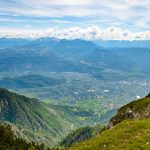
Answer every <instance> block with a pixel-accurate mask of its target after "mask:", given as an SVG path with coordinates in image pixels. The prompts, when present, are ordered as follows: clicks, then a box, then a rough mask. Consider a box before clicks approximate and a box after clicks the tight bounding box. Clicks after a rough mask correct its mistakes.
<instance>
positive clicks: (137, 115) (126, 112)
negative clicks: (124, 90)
mask: <svg viewBox="0 0 150 150" xmlns="http://www.w3.org/2000/svg"><path fill="white" fill-rule="evenodd" d="M143 118H150V94H149V95H148V96H146V97H145V98H142V99H139V100H136V101H133V102H131V103H129V104H127V105H125V106H123V107H122V108H120V109H119V110H118V112H117V114H116V116H114V117H113V118H111V119H110V122H109V125H108V127H109V128H112V127H113V126H115V125H116V124H118V123H120V122H122V121H124V120H126V119H135V120H138V119H143Z"/></svg>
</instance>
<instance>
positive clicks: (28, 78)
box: [0, 75, 65, 89]
mask: <svg viewBox="0 0 150 150" xmlns="http://www.w3.org/2000/svg"><path fill="white" fill-rule="evenodd" d="M64 82H65V80H63V79H54V78H49V77H45V76H41V75H24V76H21V77H14V78H9V77H7V78H6V77H5V78H3V79H1V80H0V87H3V88H9V89H10V88H12V89H14V88H37V87H47V86H55V85H60V84H62V83H64Z"/></svg>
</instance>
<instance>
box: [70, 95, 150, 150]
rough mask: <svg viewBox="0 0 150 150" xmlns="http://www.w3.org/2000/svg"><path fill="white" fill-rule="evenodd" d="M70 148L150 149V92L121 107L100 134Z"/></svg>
mask: <svg viewBox="0 0 150 150" xmlns="http://www.w3.org/2000/svg"><path fill="white" fill-rule="evenodd" d="M84 134H85V133H84ZM74 143H76V142H74ZM69 149H71V150H149V149H150V94H149V95H148V96H146V97H145V98H143V99H140V100H136V101H133V102H131V103H129V104H127V105H125V106H123V107H122V108H120V109H119V110H118V113H117V115H116V116H114V117H113V118H112V119H111V120H110V123H109V125H108V127H107V129H106V130H104V131H102V132H101V133H100V134H99V135H98V136H96V137H93V138H91V139H90V140H87V141H85V142H82V143H78V144H76V145H75V146H73V147H71V148H69Z"/></svg>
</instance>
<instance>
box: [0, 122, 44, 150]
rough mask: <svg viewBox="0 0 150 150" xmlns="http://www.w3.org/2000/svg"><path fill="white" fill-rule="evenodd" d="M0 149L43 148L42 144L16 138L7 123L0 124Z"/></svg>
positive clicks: (37, 149) (24, 149) (30, 149)
mask: <svg viewBox="0 0 150 150" xmlns="http://www.w3.org/2000/svg"><path fill="white" fill-rule="evenodd" d="M0 149H1V150H45V149H46V148H45V146H44V145H38V144H36V143H33V142H32V143H29V142H26V141H25V140H24V139H22V138H18V137H17V136H16V135H15V134H14V132H13V131H12V129H11V126H9V125H4V124H3V125H2V124H1V125H0Z"/></svg>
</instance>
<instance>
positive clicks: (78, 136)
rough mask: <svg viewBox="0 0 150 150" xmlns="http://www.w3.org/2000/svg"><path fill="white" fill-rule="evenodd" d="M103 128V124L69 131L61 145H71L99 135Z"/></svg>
mask: <svg viewBox="0 0 150 150" xmlns="http://www.w3.org/2000/svg"><path fill="white" fill-rule="evenodd" d="M102 129H103V126H102V125H97V126H96V127H82V128H79V129H77V130H74V131H72V132H71V133H69V134H68V135H67V136H66V137H65V138H64V139H63V140H62V141H61V142H60V144H59V145H60V146H62V147H70V146H73V145H74V144H76V143H78V142H82V141H86V140H88V139H91V138H92V137H95V136H97V135H98V134H99V133H100V132H101V131H102Z"/></svg>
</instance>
